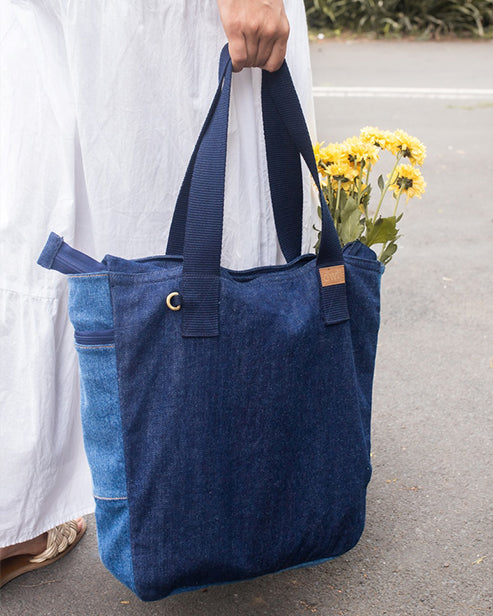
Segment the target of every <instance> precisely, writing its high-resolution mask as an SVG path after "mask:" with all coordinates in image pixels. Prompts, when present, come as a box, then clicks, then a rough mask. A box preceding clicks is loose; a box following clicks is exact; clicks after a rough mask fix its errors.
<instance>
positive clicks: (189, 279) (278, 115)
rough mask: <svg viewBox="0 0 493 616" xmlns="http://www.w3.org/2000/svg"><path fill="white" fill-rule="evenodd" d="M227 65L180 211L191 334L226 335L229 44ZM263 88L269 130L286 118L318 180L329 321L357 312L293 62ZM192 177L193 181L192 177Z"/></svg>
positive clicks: (321, 268)
mask: <svg viewBox="0 0 493 616" xmlns="http://www.w3.org/2000/svg"><path fill="white" fill-rule="evenodd" d="M220 67H224V69H223V72H222V78H221V82H220V84H219V87H218V89H217V92H216V95H215V97H214V100H213V103H212V105H211V109H210V111H209V114H208V116H207V119H206V122H205V123H204V126H203V128H202V131H201V133H200V136H199V141H198V143H197V147H196V150H195V151H194V153H193V155H192V160H191V161H190V165H189V168H188V170H187V175H188V174H190V182H189V184H188V187H186V188H185V191H186V192H188V195H187V196H188V200H187V203H188V207H187V208H186V211H185V208H182V211H181V214H180V215H183V213H184V214H185V216H186V222H185V225H184V228H185V232H184V241H183V279H182V290H181V295H182V297H183V324H182V334H183V336H184V337H211V336H218V335H219V301H220V261H221V247H222V231H223V210H224V180H225V170H226V144H227V130H228V114H229V103H230V92H231V79H232V65H231V59H230V58H229V53H228V49H227V46H225V47H224V48H223V50H222V53H221V62H220ZM262 93H263V115H264V118H263V119H264V130H265V133H266V135H271V136H272V135H273V133H274V134H275V132H274V131H273V129H274V128H276V127H279V126H280V122H282V123H283V124H284V127H285V131H287V134H289V136H290V138H291V141H292V144H293V145H294V146H295V147H296V150H297V152H298V153H299V154H301V156H302V157H303V158H304V160H305V163H306V164H307V166H308V168H309V170H310V173H311V174H312V177H313V179H314V181H315V184H316V185H317V188H318V191H319V196H320V204H321V207H322V232H321V241H320V250H319V254H318V256H317V270H318V272H319V282H320V292H321V312H322V316H323V320H324V322H325V323H326V324H332V323H339V322H341V321H344V320H347V319H348V318H349V315H348V311H347V303H346V290H345V284H344V262H343V257H342V249H341V245H340V242H339V238H338V235H337V232H336V230H335V227H334V223H333V221H332V218H331V215H330V212H329V209H328V207H327V204H326V202H325V198H324V196H323V193H322V189H321V186H320V181H319V178H318V171H317V165H316V162H315V157H314V155H313V149H312V146H311V141H310V137H309V133H308V129H307V126H306V123H305V119H304V117H303V112H302V110H301V105H300V103H299V100H298V97H297V94H296V91H295V88H294V85H293V82H292V79H291V76H290V74H289V70H288V68H287V65H286V63H285V62H284V63H283V65H282V67H281V68H280V69H279V71H277V72H275V73H268V72H266V71H263V77H262ZM283 132H284V131H283ZM269 138H270V137H269ZM299 154H298V161H299ZM270 173H271V175H272V177H275V178H279V181H282V178H283V177H284V176H285V174H286V168H285V167H282V168H280V167H279V163H275V161H271V170H270ZM186 180H187V176H186ZM186 184H187V181H184V185H186ZM204 195H206V196H207V203H206V204H204V202H203V200H204ZM177 209H178V204H177Z"/></svg>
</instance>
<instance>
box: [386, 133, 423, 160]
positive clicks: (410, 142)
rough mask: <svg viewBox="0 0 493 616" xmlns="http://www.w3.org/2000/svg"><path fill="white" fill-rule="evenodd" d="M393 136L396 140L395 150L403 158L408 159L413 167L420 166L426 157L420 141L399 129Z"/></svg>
mask: <svg viewBox="0 0 493 616" xmlns="http://www.w3.org/2000/svg"><path fill="white" fill-rule="evenodd" d="M394 136H395V138H396V140H397V148H398V150H400V151H401V152H402V155H403V156H404V158H408V159H409V162H410V163H411V164H413V165H420V166H421V165H422V164H423V163H424V160H425V157H426V147H425V146H424V145H423V144H422V143H421V141H420V140H419V139H416V137H412V136H411V135H408V134H407V133H406V132H404V131H403V130H400V129H399V130H396V131H395V132H394Z"/></svg>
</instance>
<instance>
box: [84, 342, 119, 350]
mask: <svg viewBox="0 0 493 616" xmlns="http://www.w3.org/2000/svg"><path fill="white" fill-rule="evenodd" d="M75 348H76V349H112V348H115V343H114V342H112V343H111V344H78V343H77V342H76V343H75Z"/></svg>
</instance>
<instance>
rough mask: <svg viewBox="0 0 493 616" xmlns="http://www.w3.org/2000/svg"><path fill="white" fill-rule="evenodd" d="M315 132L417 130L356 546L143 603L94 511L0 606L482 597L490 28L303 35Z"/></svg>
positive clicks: (488, 492)
mask: <svg viewBox="0 0 493 616" xmlns="http://www.w3.org/2000/svg"><path fill="white" fill-rule="evenodd" d="M312 58H313V73H314V86H315V89H314V92H315V108H316V115H317V124H318V137H319V139H320V140H325V141H327V142H329V141H337V140H342V139H344V138H346V137H348V136H351V135H354V134H357V133H358V132H359V129H360V128H361V127H363V126H365V125H376V126H379V127H380V128H385V129H396V128H402V129H404V130H406V131H407V132H409V133H411V134H413V135H415V136H417V137H419V138H420V139H421V140H422V141H423V142H424V143H425V144H426V145H427V147H428V157H427V160H426V162H425V165H424V168H423V173H424V175H425V178H426V181H427V183H428V187H427V191H426V194H425V196H424V198H423V199H422V200H421V201H416V202H413V201H411V202H410V203H409V204H408V206H407V207H406V214H405V217H404V219H403V220H402V223H401V232H402V234H403V237H402V239H401V242H400V247H399V250H398V252H397V254H396V255H395V257H394V260H393V261H392V263H391V264H390V265H389V266H388V268H387V271H386V272H385V274H384V277H383V281H382V295H383V296H382V326H381V335H380V344H379V351H378V358H377V372H376V379H375V392H374V415H373V444H372V449H373V457H372V460H373V466H374V473H373V478H372V481H371V484H370V488H369V493H368V513H367V526H366V530H365V532H364V534H363V537H362V539H361V541H360V543H359V544H358V546H357V547H356V548H354V549H353V550H352V551H351V552H349V553H348V554H346V555H345V556H343V557H341V558H339V559H336V560H334V561H332V562H329V563H326V564H324V565H320V566H317V567H313V568H308V569H302V570H297V571H292V572H286V573H282V574H278V575H276V576H267V577H264V578H261V579H258V580H255V581H252V582H244V583H240V584H233V585H229V586H223V587H214V588H211V589H207V590H206V591H196V592H193V593H187V594H183V595H179V596H176V597H172V598H169V599H166V600H164V601H160V602H157V603H152V604H144V603H141V602H140V601H139V600H138V599H137V598H136V597H135V596H133V595H132V593H131V592H130V591H128V590H127V589H125V588H124V587H123V586H121V585H120V584H119V582H117V581H115V580H114V579H113V578H112V576H111V575H110V574H109V573H108V572H106V570H105V569H104V567H103V566H102V565H101V564H100V563H99V560H98V556H97V549H96V540H95V529H94V522H93V520H92V519H89V531H88V533H87V536H86V537H85V538H84V539H83V541H82V542H81V544H80V546H78V547H77V549H76V550H74V552H73V553H71V554H70V555H69V556H67V557H66V558H63V559H62V560H61V561H60V562H59V563H56V564H55V565H52V566H51V567H48V568H46V569H43V570H41V571H39V572H36V573H31V574H28V575H25V576H22V577H21V578H19V579H17V580H15V581H13V582H12V583H10V584H9V585H8V586H6V587H5V589H4V590H3V591H0V592H1V594H0V611H1V614H2V616H20V615H27V616H31V615H39V616H45V615H46V616H48V615H54V616H69V615H74V616H92V615H97V616H112V615H119V616H125V615H141V614H142V615H144V614H145V615H149V616H150V615H166V616H261V615H262V616H264V615H265V616H310V615H312V614H314V615H315V616H339V615H341V616H342V615H344V616H346V615H347V616H385V615H388V616H425V615H427V614H433V615H438V616H475V615H479V614H487V613H492V614H493V602H492V597H491V590H492V587H491V586H492V575H491V570H492V561H493V540H492V528H493V524H492V516H491V502H492V487H491V486H492V474H491V458H490V459H489V457H490V456H491V451H492V448H491V437H492V422H491V416H492V409H493V199H492V188H491V186H492V180H493V156H492V152H493V43H492V42H439V43H434V42H369V41H350V42H345V41H321V42H319V43H314V44H313V45H312Z"/></svg>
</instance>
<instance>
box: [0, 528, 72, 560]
mask: <svg viewBox="0 0 493 616" xmlns="http://www.w3.org/2000/svg"><path fill="white" fill-rule="evenodd" d="M82 524H83V520H82V518H79V519H78V520H77V526H78V527H79V530H80V529H81V528H82ZM47 539H48V533H43V534H42V535H39V536H38V537H35V538H34V539H29V541H23V542H22V543H14V544H13V545H8V546H7V547H5V548H0V560H4V559H5V558H10V557H11V556H18V555H19V554H29V555H33V556H36V554H41V552H43V551H44V550H45V549H46V541H47Z"/></svg>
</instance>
